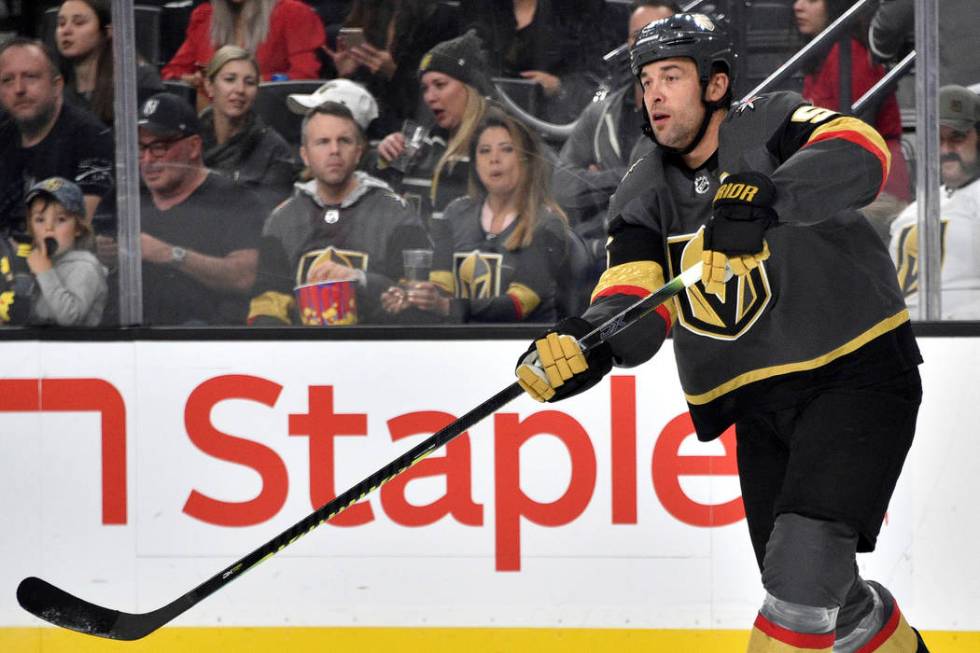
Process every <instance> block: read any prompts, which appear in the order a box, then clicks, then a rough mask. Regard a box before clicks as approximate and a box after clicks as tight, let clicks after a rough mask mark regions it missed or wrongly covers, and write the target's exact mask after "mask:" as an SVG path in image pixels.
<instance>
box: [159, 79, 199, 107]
mask: <svg viewBox="0 0 980 653" xmlns="http://www.w3.org/2000/svg"><path fill="white" fill-rule="evenodd" d="M163 88H164V89H165V90H166V91H167V93H173V94H174V95H178V96H180V97H182V98H184V99H185V100H187V102H189V103H190V105H191V106H192V107H196V106H197V89H196V88H194V87H193V86H191V85H190V84H188V83H187V82H182V81H180V80H177V79H165V80H163Z"/></svg>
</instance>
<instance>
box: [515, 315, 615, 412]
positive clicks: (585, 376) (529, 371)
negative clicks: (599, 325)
mask: <svg viewBox="0 0 980 653" xmlns="http://www.w3.org/2000/svg"><path fill="white" fill-rule="evenodd" d="M593 328H594V327H593V326H592V325H591V324H589V323H588V322H587V321H585V320H583V319H582V318H580V317H569V318H565V319H564V320H562V321H561V322H559V323H558V324H556V325H555V327H554V328H553V329H551V330H549V331H548V332H546V333H545V334H544V335H542V336H541V337H540V338H538V339H536V340H535V341H534V343H533V344H532V345H531V346H530V347H529V348H528V350H527V351H526V352H525V353H524V354H523V355H522V356H521V357H520V359H518V361H517V382H518V383H520V384H521V387H522V388H524V391H525V392H527V393H528V394H529V395H531V397H533V398H534V399H535V400H537V401H548V402H553V401H559V400H561V399H564V398H566V397H571V396H572V395H575V394H578V393H579V392H582V391H584V390H587V389H589V388H591V387H592V386H594V385H595V384H596V383H598V382H599V381H601V380H602V377H603V376H605V375H606V374H607V373H608V372H609V370H611V369H612V349H611V348H610V347H609V344H608V343H605V342H603V343H601V344H599V345H597V346H596V347H593V348H592V349H590V350H589V352H588V353H584V352H583V351H582V349H581V348H580V347H579V344H578V342H577V339H578V338H581V337H583V336H585V335H586V334H587V333H589V332H590V331H592V329H593Z"/></svg>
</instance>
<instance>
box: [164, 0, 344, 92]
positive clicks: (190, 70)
mask: <svg viewBox="0 0 980 653" xmlns="http://www.w3.org/2000/svg"><path fill="white" fill-rule="evenodd" d="M324 39H325V36H324V32H323V23H321V22H320V18H319V17H318V16H317V15H316V13H315V12H314V11H313V9H311V8H310V7H309V5H306V4H304V3H303V2H301V1H300V0H210V2H206V3H204V4H202V5H200V6H198V7H197V8H196V9H195V10H194V11H193V13H191V19H190V22H189V23H188V25H187V35H186V36H185V37H184V43H183V44H182V45H181V46H180V49H178V50H177V54H175V55H174V56H173V59H171V60H170V63H168V64H167V65H166V66H164V68H163V78H164V79H181V80H183V81H185V82H187V83H189V84H191V85H192V86H194V87H196V88H199V87H200V86H201V85H202V84H203V81H204V69H205V68H206V67H207V62H208V61H211V57H213V56H214V51H215V50H217V49H218V48H220V47H221V46H222V45H237V46H239V47H242V48H245V49H246V50H248V51H249V52H252V53H254V54H255V58H256V60H257V61H258V62H259V70H261V71H262V79H266V80H268V79H272V76H273V75H285V77H286V78H287V79H317V78H318V77H319V76H320V60H319V59H318V58H317V54H316V53H317V51H318V50H319V49H320V48H321V47H322V46H323V44H324Z"/></svg>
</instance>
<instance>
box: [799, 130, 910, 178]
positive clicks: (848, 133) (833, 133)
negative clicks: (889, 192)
mask: <svg viewBox="0 0 980 653" xmlns="http://www.w3.org/2000/svg"><path fill="white" fill-rule="evenodd" d="M832 138H841V139H843V140H846V141H850V142H852V143H854V144H855V145H858V146H860V147H863V148H864V149H866V150H867V151H868V152H870V153H871V154H873V155H875V157H877V158H878V160H879V161H880V162H881V184H882V186H884V184H885V180H887V179H888V171H889V170H891V162H892V154H891V151H890V150H889V149H888V146H887V145H886V144H885V139H883V138H882V137H881V134H879V133H878V130H876V129H875V128H874V127H872V126H871V125H869V124H868V123H866V122H863V121H861V120H858V119H857V118H851V117H848V116H841V117H840V118H837V119H835V120H831V121H830V122H828V123H827V124H826V125H821V126H819V127H817V128H816V129H815V130H813V133H812V134H810V138H808V139H807V142H806V144H805V145H804V147H806V146H807V145H812V144H813V143H819V142H820V141H825V140H829V139H832Z"/></svg>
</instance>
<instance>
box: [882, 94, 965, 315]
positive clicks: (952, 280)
mask: <svg viewBox="0 0 980 653" xmlns="http://www.w3.org/2000/svg"><path fill="white" fill-rule="evenodd" d="M978 134H980V97H978V96H977V95H976V93H974V92H973V91H971V90H969V89H967V88H964V87H962V86H955V85H949V86H944V87H942V88H941V89H939V154H940V161H941V168H940V176H941V177H942V182H943V186H944V187H945V192H944V193H943V195H942V196H941V199H940V209H939V220H940V223H941V226H940V230H941V234H942V237H941V239H940V243H941V247H942V254H941V257H940V261H941V266H942V272H941V274H940V286H941V288H942V298H941V301H940V304H941V308H942V319H944V320H980V248H978V244H980V181H978V177H980V156H978V151H977V149H978V144H980V138H978ZM919 240H920V239H919V237H918V210H917V205H916V204H915V203H913V204H910V205H909V206H908V207H907V208H906V209H905V210H904V211H903V212H902V213H901V215H899V216H898V218H896V219H895V221H894V222H893V223H892V226H891V244H890V249H891V254H892V259H893V260H894V261H895V265H896V267H897V268H898V282H899V285H900V286H901V287H902V291H903V292H904V293H905V300H906V303H907V304H908V305H909V307H910V308H913V307H916V306H917V305H918V289H919V288H918V282H919V261H920V257H919Z"/></svg>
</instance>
